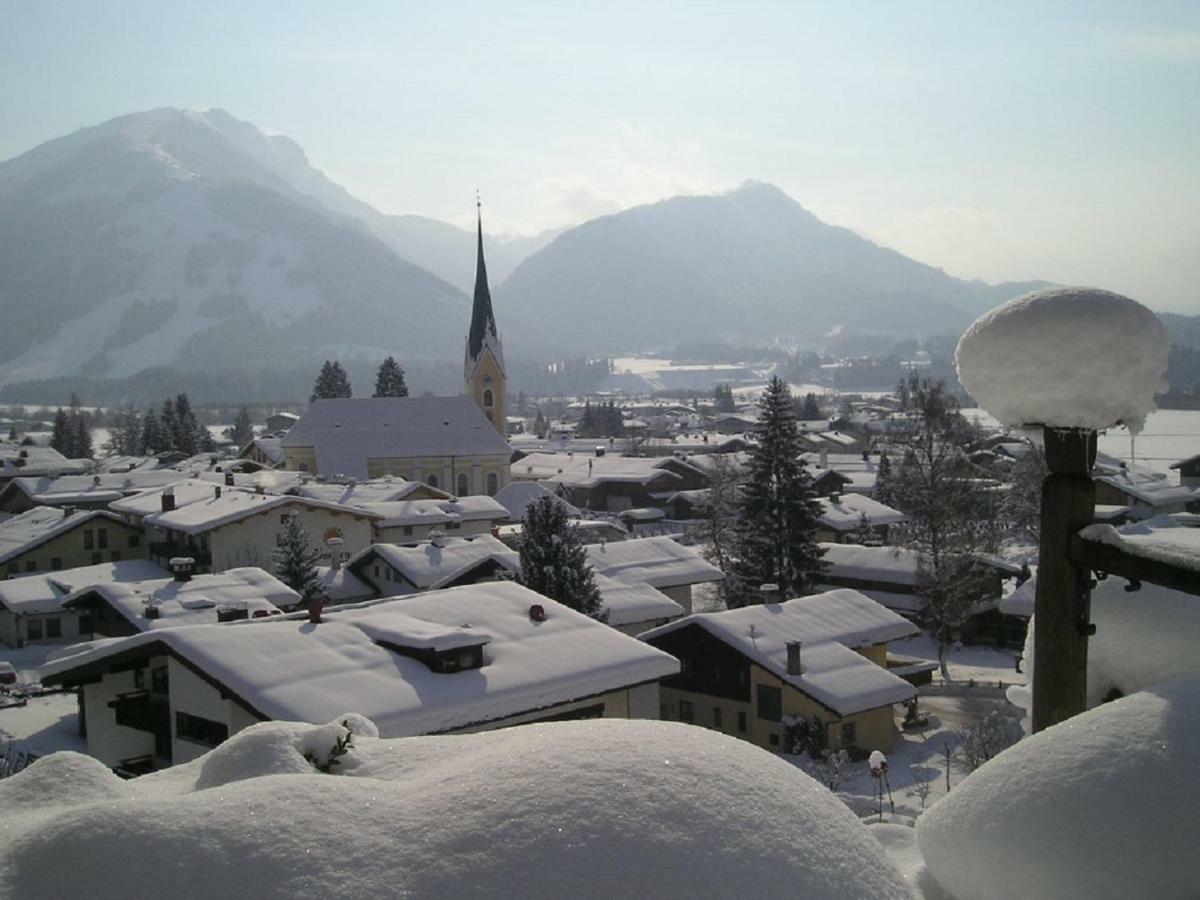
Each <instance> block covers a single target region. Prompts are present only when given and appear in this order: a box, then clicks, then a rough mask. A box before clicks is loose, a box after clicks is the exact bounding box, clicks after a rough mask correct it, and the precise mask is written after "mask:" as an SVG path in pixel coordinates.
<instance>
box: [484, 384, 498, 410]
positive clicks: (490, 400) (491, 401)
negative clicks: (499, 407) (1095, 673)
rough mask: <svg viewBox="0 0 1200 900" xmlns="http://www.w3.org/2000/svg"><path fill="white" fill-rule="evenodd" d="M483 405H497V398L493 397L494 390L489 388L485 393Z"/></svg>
mask: <svg viewBox="0 0 1200 900" xmlns="http://www.w3.org/2000/svg"><path fill="white" fill-rule="evenodd" d="M483 405H484V406H487V407H492V406H495V405H496V402H495V398H494V397H493V396H492V389H491V388H488V389H487V390H485V391H484V392H483Z"/></svg>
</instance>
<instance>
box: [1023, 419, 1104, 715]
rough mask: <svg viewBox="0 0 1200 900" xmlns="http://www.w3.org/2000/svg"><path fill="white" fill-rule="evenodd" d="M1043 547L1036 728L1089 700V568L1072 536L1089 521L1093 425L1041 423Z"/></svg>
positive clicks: (1092, 504) (1038, 608)
mask: <svg viewBox="0 0 1200 900" xmlns="http://www.w3.org/2000/svg"><path fill="white" fill-rule="evenodd" d="M1044 435H1045V445H1046V465H1047V466H1048V467H1049V469H1050V474H1049V475H1048V476H1047V477H1046V480H1045V482H1043V484H1042V520H1041V531H1042V534H1041V547H1040V553H1039V560H1038V574H1037V598H1036V601H1035V606H1034V615H1035V619H1034V646H1033V664H1034V671H1033V730H1034V731H1041V730H1042V729H1043V728H1048V727H1050V726H1051V725H1054V724H1056V723H1058V722H1061V721H1063V720H1064V719H1069V718H1071V716H1074V715H1078V714H1079V713H1081V712H1083V711H1084V709H1085V708H1086V705H1087V640H1088V634H1089V632H1090V619H1089V615H1090V612H1091V588H1090V587H1089V584H1088V582H1089V579H1090V578H1091V573H1090V572H1089V571H1088V570H1087V569H1086V568H1085V567H1083V566H1080V565H1079V564H1077V563H1075V562H1072V560H1071V555H1070V546H1071V537H1072V536H1073V535H1074V534H1075V533H1076V532H1078V531H1079V530H1080V529H1081V528H1085V527H1087V526H1088V525H1091V524H1092V520H1093V518H1094V517H1095V505H1096V486H1095V484H1093V482H1092V478H1091V472H1092V466H1093V465H1095V462H1096V432H1095V431H1092V430H1090V429H1080V428H1052V427H1050V426H1047V427H1046V428H1045V429H1044Z"/></svg>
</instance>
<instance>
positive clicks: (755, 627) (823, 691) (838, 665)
mask: <svg viewBox="0 0 1200 900" xmlns="http://www.w3.org/2000/svg"><path fill="white" fill-rule="evenodd" d="M692 625H696V626H699V627H700V628H703V629H704V630H705V631H707V632H708V633H709V634H711V635H713V636H714V637H716V638H718V639H719V640H720V641H722V642H723V643H725V644H727V645H729V646H731V647H733V648H734V649H736V650H738V651H739V652H740V653H742V654H743V655H744V656H746V657H748V658H749V659H752V660H753V661H754V662H756V663H758V664H759V665H761V666H762V667H763V668H765V669H766V670H767V671H769V672H771V673H772V674H773V675H775V676H776V677H778V678H780V679H782V680H783V681H786V682H787V683H788V684H790V685H792V686H793V687H795V688H797V689H799V690H801V691H803V692H804V693H805V694H807V695H808V696H810V697H812V698H813V699H814V700H816V701H818V702H819V703H821V704H822V705H824V706H826V707H828V708H829V709H832V710H833V711H834V712H836V713H838V714H839V715H852V714H854V713H858V712H862V711H864V710H867V709H875V708H876V707H880V706H888V705H890V704H892V703H901V702H904V701H906V700H910V699H912V698H913V697H914V696H915V695H916V689H915V688H914V687H913V686H912V685H910V684H909V683H908V682H906V681H904V680H903V679H901V678H898V677H897V676H895V675H893V674H892V673H890V672H889V671H887V670H886V669H884V668H883V667H881V666H877V665H876V664H875V663H873V662H871V661H870V660H869V659H867V658H866V657H865V656H862V655H861V654H859V653H856V652H855V651H854V650H853V649H851V648H854V647H870V646H874V645H876V644H882V643H886V642H888V641H893V640H897V639H899V638H904V637H910V636H912V635H914V634H918V633H919V629H918V628H917V627H916V626H915V625H913V624H912V623H911V622H909V621H908V620H907V619H905V618H903V617H901V616H898V615H897V614H896V613H894V612H891V611H889V610H887V609H884V608H883V607H882V606H880V605H879V604H878V603H876V602H875V601H874V600H871V599H870V598H868V597H866V596H864V595H863V594H861V593H860V592H858V591H855V590H850V589H848V588H843V589H840V590H833V591H826V592H825V593H821V594H813V595H811V596H808V597H797V598H795V599H794V600H788V601H787V602H785V603H771V604H764V605H755V606H745V607H742V608H741V609H734V610H727V611H725V612H715V613H697V614H695V615H691V616H686V617H685V618H682V619H678V620H676V621H674V622H670V623H668V624H666V625H662V626H660V627H658V628H655V629H652V630H651V631H647V632H645V633H644V634H642V635H640V636H639V637H640V639H641V640H643V641H651V642H652V641H653V640H654V639H655V638H657V637H660V636H662V635H664V634H669V633H671V632H674V631H678V630H679V629H681V628H687V627H690V626H692ZM793 641H799V642H801V650H800V665H801V673H800V674H799V675H791V674H789V673H788V664H787V658H788V652H787V645H788V644H789V643H790V642H793Z"/></svg>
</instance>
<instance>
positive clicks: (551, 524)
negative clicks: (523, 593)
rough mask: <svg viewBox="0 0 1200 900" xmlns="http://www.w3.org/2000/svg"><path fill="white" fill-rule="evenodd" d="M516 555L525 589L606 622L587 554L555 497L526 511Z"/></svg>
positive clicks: (534, 504)
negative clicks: (519, 547) (518, 557)
mask: <svg viewBox="0 0 1200 900" xmlns="http://www.w3.org/2000/svg"><path fill="white" fill-rule="evenodd" d="M519 555H520V560H521V584H523V585H525V587H527V588H529V589H530V590H533V591H537V592H538V593H539V594H542V595H543V596H545V597H549V598H550V599H551V600H557V601H558V602H559V603H562V604H563V605H564V606H569V607H571V609H574V610H577V611H578V612H581V613H583V614H584V615H587V616H591V617H592V618H593V619H600V620H601V621H604V620H606V619H607V618H608V614H607V613H605V612H602V611H601V602H600V589H599V588H597V587H596V579H595V577H594V576H593V574H592V567H591V566H590V565H589V564H588V561H587V551H586V550H584V548H583V543H582V542H581V541H580V540H579V535H578V534H577V533H576V531H575V529H574V528H572V527H571V525H570V524H569V523H568V522H567V511H566V507H564V506H563V504H562V503H560V502H558V501H557V500H556V499H555V498H554V497H542V498H540V499H538V500H535V501H534V502H533V503H530V504H529V506H527V507H526V508H525V520H524V536H523V537H522V539H521V549H520V554H519Z"/></svg>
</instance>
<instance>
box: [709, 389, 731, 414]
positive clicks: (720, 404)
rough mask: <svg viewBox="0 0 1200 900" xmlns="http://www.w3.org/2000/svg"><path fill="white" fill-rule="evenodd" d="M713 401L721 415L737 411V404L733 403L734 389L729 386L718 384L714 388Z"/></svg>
mask: <svg viewBox="0 0 1200 900" xmlns="http://www.w3.org/2000/svg"><path fill="white" fill-rule="evenodd" d="M713 399H714V400H715V401H716V407H717V412H719V413H731V412H735V411H736V410H737V404H735V403H734V401H733V388H732V387H730V386H729V385H727V384H718V385H717V386H716V387H714V388H713Z"/></svg>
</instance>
